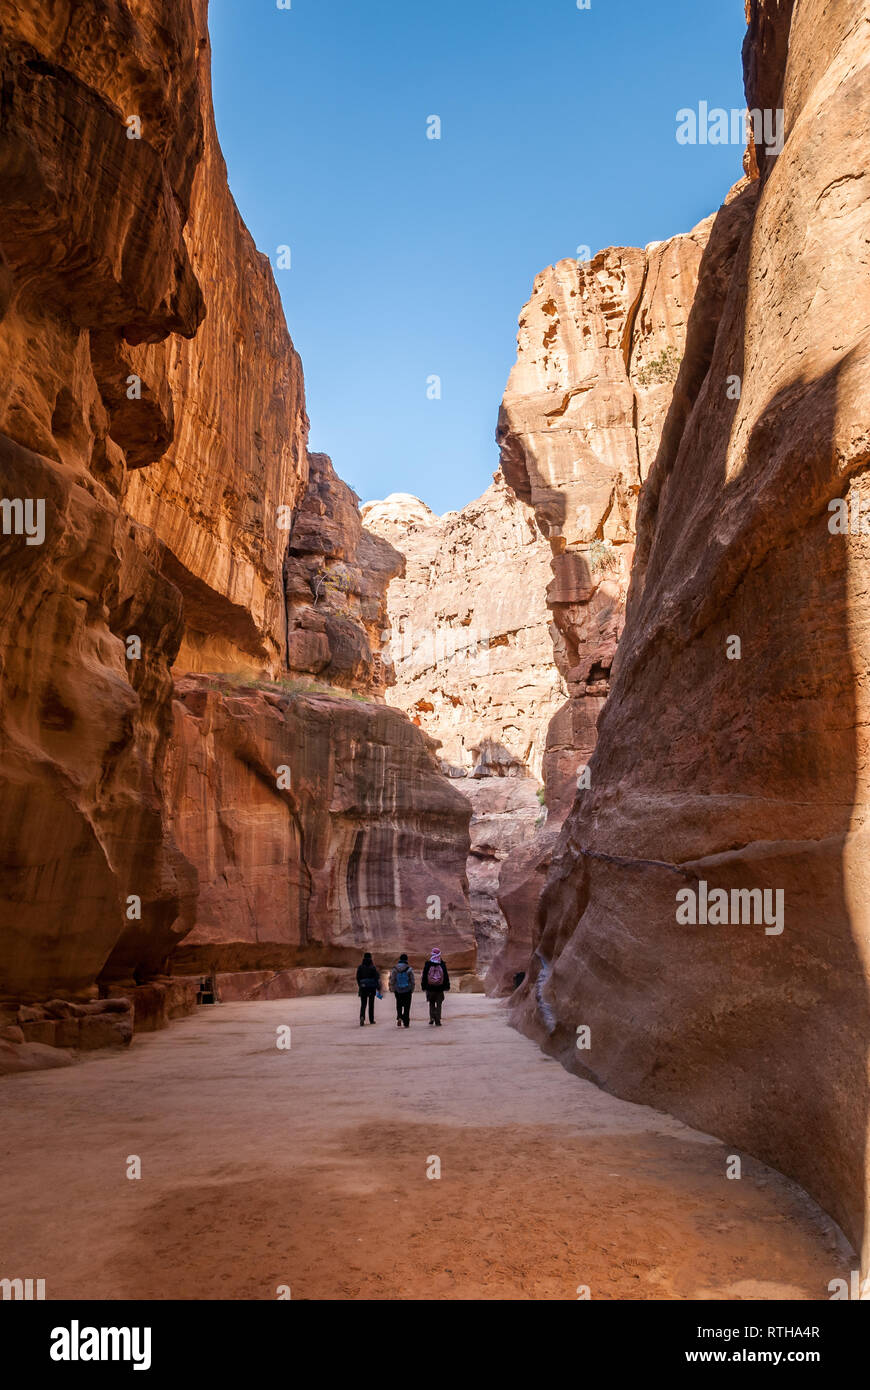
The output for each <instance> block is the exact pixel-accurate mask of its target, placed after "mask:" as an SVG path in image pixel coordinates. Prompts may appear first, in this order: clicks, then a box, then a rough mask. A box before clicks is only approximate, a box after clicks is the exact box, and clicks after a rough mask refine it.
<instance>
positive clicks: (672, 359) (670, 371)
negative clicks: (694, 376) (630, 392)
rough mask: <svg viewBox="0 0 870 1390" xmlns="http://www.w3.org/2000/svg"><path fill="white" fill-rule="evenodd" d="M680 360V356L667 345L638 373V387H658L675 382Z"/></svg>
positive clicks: (673, 348) (670, 345) (672, 347)
mask: <svg viewBox="0 0 870 1390" xmlns="http://www.w3.org/2000/svg"><path fill="white" fill-rule="evenodd" d="M682 360H683V358H682V354H681V353H679V352H677V349H676V348H675V347H674V346H673V345H672V344H670V343H669V344H668V346H667V347H666V348H662V350H661V352H660V353H659V354H658V356H657V357H653V358H651V359H650V361H649V362H647V364H646V366H645V367H644V368H642V370H641V371H639V372H638V374H637V384H638V386H659V385H661V383H662V382H665V381H676V379H677V375H678V373H679V370H680V363H681V362H682Z"/></svg>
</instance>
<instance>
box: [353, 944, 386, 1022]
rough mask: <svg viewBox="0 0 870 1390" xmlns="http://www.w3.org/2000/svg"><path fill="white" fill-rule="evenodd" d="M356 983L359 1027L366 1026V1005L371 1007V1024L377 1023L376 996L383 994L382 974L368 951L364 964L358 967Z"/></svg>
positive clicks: (363, 960)
mask: <svg viewBox="0 0 870 1390" xmlns="http://www.w3.org/2000/svg"><path fill="white" fill-rule="evenodd" d="M356 982H357V985H358V986H359V1026H360V1028H365V1026H366V1004H368V1006H369V1023H374V1021H375V995H376V994H380V992H381V972H380V971H379V970H378V967H377V966H376V965H375V963H374V961H373V960H372V953H371V951H366V953H365V955H364V956H363V958H362V964H361V965H359V966H358V967H357V972H356Z"/></svg>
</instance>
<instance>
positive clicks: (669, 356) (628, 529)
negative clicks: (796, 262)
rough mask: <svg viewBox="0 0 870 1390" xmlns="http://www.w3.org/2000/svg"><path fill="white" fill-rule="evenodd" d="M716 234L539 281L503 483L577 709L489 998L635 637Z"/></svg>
mask: <svg viewBox="0 0 870 1390" xmlns="http://www.w3.org/2000/svg"><path fill="white" fill-rule="evenodd" d="M712 221H713V219H712V218H710V219H707V220H706V221H705V222H702V223H700V224H699V226H697V227H696V228H695V229H694V231H692V232H691V233H689V234H687V235H685V236H675V237H671V238H670V239H669V240H668V241H664V242H658V243H653V244H652V245H650V246H648V247H647V248H646V250H645V251H641V250H638V249H636V248H633V247H615V248H614V247H611V248H609V249H608V250H606V251H601V252H599V254H598V255H597V256H595V257H594V258H593V260H591V261H589V262H588V263H578V262H577V261H560V262H559V263H558V264H557V265H555V266H551V267H549V268H548V269H547V270H545V271H543V272H542V273H541V274H540V275H539V276H538V277H537V279H536V280H535V284H534V288H533V292H532V297H531V299H530V300H529V302H528V304H527V305H526V306H525V308H524V309H523V311H522V313H521V315H520V320H519V325H520V326H519V333H518V335H517V360H516V363H515V365H514V367H513V369H512V371H511V375H510V379H509V381H508V384H507V389H506V392H505V396H504V400H503V402H502V406H501V410H500V412H499V420H498V428H497V432H496V437H497V439H498V442H499V444H500V448H501V464H502V470H503V472H504V474H505V476H506V478H507V480H508V481H509V483H510V484H511V485H512V486H513V487H514V488H515V489H516V490H517V492H518V493H519V495H520V496H521V497H522V498H524V499H525V501H526V502H527V503H528V504H529V505H530V506H531V507H532V508H533V509H534V513H535V516H536V518H537V522H538V525H539V527H540V528H541V530H542V532H543V533H544V534H545V535H546V536H547V537H548V539H549V545H550V549H551V556H550V562H551V566H552V573H551V574H548V575H547V579H548V581H549V583H548V586H547V590H546V601H547V605H548V607H549V609H550V612H551V614H552V619H553V622H552V625H551V628H550V631H551V634H552V637H553V645H554V653H555V661H556V665H557V667H558V670H559V672H560V673H561V675H562V676H563V678H564V680H565V683H566V687H567V692H568V699H567V701H566V702H565V703H564V704H562V705H561V707H560V708H559V709H558V710H557V711H555V713H554V714H553V717H552V718H551V720H550V722H549V725H548V727H547V730H546V743H545V751H544V757H543V775H544V778H545V781H546V791H545V796H546V806H547V820H546V825H545V826H543V827H542V828H540V829H539V833H538V835H537V836H536V838H535V841H534V843H533V844H531V845H524V846H523V848H522V849H521V850H518V852H517V855H516V856H515V858H514V860H513V861H512V862H511V864H510V868H509V870H508V871H507V872H506V873H505V874H503V875H502V880H503V882H504V884H505V885H506V886H505V888H504V891H502V889H501V888H500V887H498V888H497V897H498V902H499V907H500V910H501V914H502V916H503V918H504V920H505V922H506V932H505V937H504V940H503V942H502V943H501V949H500V950H499V952H498V953H497V954H496V955H495V957H494V959H493V960H492V961H491V963H490V971H489V974H488V976H487V988H488V989H490V990H491V991H493V992H496V993H498V992H509V991H510V990H511V989H512V988H513V981H514V976H515V974H516V973H517V972H518V971H520V970H522V969H524V968H525V964H526V963H527V960H528V954H529V947H530V944H531V940H532V928H533V919H534V904H535V903H536V901H537V898H538V896H539V894H540V890H541V886H542V883H543V877H544V875H545V873H546V870H547V869H548V867H549V865H550V859H551V855H552V851H553V847H554V843H555V838H556V837H555V833H554V832H555V831H556V830H557V829H558V827H559V826H560V825H561V823H562V822H563V820H564V818H565V816H566V815H567V814H568V811H569V810H570V808H571V806H572V805H573V802H574V797H575V795H576V793H577V789H578V782H579V779H580V778H581V777H583V776H588V774H584V769H585V768H587V767H588V764H589V760H590V758H591V756H592V751H593V749H594V747H595V740H596V737H597V721H598V717H599V715H600V713H601V710H602V707H603V705H604V701H605V698H606V696H607V692H608V690H609V688H610V674H611V668H612V665H613V660H614V655H615V652H616V646H617V642H618V641H619V638H620V635H621V633H622V629H623V625H624V623H625V604H626V598H627V594H628V583H629V575H630V573H631V568H632V562H633V559H634V541H635V531H636V515H637V506H638V498H639V496H640V494H641V488H642V487H643V486H644V485H645V484H646V481H647V478H648V475H649V472H650V467H651V465H652V462H653V459H654V457H655V452H656V449H657V447H658V444H659V440H660V437H661V433H662V429H663V427H664V424H665V419H666V416H667V413H668V409H669V407H670V404H671V399H672V392H673V390H674V382H675V380H676V378H677V375H678V372H679V370H680V365H681V363H682V361H683V354H684V351H685V344H686V330H687V323H688V319H689V312H690V309H691V307H692V304H693V299H694V295H695V289H696V283H697V275H698V266H699V263H700V260H701V256H702V254H703V252H704V248H705V246H706V244H707V239H708V236H709V234H710V228H711V225H712Z"/></svg>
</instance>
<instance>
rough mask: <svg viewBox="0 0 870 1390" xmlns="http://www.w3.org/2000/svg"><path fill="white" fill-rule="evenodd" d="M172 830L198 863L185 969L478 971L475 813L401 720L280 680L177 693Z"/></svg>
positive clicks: (192, 684) (197, 683)
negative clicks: (427, 964) (471, 887)
mask: <svg viewBox="0 0 870 1390" xmlns="http://www.w3.org/2000/svg"><path fill="white" fill-rule="evenodd" d="M175 708H176V736H175V738H174V740H173V751H172V765H173V768H172V799H173V805H174V815H173V824H174V827H175V833H176V835H177V836H178V840H179V843H180V844H181V846H182V848H183V849H184V852H185V853H186V854H187V855H188V857H189V858H190V859H191V860H192V861H193V862H194V863H195V864H196V865H197V867H198V869H199V880H200V894H199V901H198V906H197V924H196V928H195V930H194V931H193V932H192V933H191V934H190V935H189V936H188V937H187V938H186V940H185V942H184V944H183V945H182V946H181V947H180V949H179V950H178V952H177V954H176V958H175V968H176V969H177V970H179V971H184V970H216V971H261V970H269V971H272V972H275V973H279V972H282V971H286V970H289V969H291V968H293V967H296V966H308V967H321V966H340V965H349V964H351V963H353V964H354V965H358V964H359V959H360V952H361V949H365V950H371V951H372V952H373V953H374V954H375V959H376V960H377V961H378V962H379V963H381V964H383V963H384V961H385V960H386V959H387V958H389V959H390V960H393V959H395V958H396V956H397V955H398V953H399V952H400V951H401V950H406V951H408V952H410V953H412V954H414V955H417V956H419V957H420V960H421V962H422V959H423V958H424V957H425V954H427V953H428V950H429V948H430V947H431V946H432V945H434V944H436V943H440V944H441V947H442V950H443V951H444V954H445V956H446V957H447V959H448V960H449V961H450V964H451V966H454V967H455V968H456V969H457V970H463V969H470V968H472V967H473V965H474V960H475V950H474V938H473V934H472V930H471V918H470V913H469V909H468V902H467V897H466V891H465V887H466V885H465V880H464V873H465V854H466V852H467V845H468V822H469V819H470V814H471V812H470V808H469V806H468V803H467V802H466V801H465V798H464V797H462V796H461V795H460V793H459V792H457V791H455V790H454V789H453V787H452V786H451V785H450V783H449V782H448V781H447V779H446V778H444V777H442V776H441V774H440V773H439V771H438V767H437V763H436V761H435V756H434V750H433V747H432V745H431V741H430V740H428V739H427V738H426V736H425V735H424V734H423V733H422V732H421V731H420V730H419V729H416V728H415V727H414V726H413V725H412V724H411V723H410V722H409V720H408V719H407V718H406V717H405V716H404V715H403V714H401V713H400V712H399V711H398V710H392V709H388V708H387V707H386V706H385V705H381V706H375V705H371V704H368V703H366V702H364V701H360V700H350V699H341V698H338V697H337V696H329V695H311V694H305V693H294V692H293V690H292V685H291V687H290V688H289V689H287V688H285V689H282V688H281V687H280V686H277V685H275V686H271V687H270V686H268V685H265V684H264V685H263V687H262V688H261V689H257V688H249V689H243V688H240V687H238V686H234V685H232V684H231V683H229V682H218V681H209V680H207V679H206V678H202V677H191V678H189V679H187V680H182V681H180V682H179V684H178V699H177V702H176V707H175Z"/></svg>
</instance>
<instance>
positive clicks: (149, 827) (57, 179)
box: [0, 4, 203, 998]
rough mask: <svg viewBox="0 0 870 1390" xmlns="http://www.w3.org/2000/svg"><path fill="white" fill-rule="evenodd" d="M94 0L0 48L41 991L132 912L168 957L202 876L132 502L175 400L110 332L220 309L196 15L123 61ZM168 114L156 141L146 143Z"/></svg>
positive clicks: (6, 367) (19, 575)
mask: <svg viewBox="0 0 870 1390" xmlns="http://www.w3.org/2000/svg"><path fill="white" fill-rule="evenodd" d="M59 8H60V9H63V7H59ZM73 8H74V9H76V11H77V14H76V15H75V16H73V15H72V14H71V13H70V14H67V15H66V16H63V15H62V14H60V13H57V12H56V9H57V7H50V6H39V5H35V6H34V5H28V6H18V5H11V6H10V5H7V6H5V7H4V23H3V29H2V48H0V63H2V80H3V91H4V104H3V128H2V135H0V205H2V206H0V247H2V256H3V268H2V276H0V280H2V293H0V313H2V319H0V382H2V386H0V495H2V497H3V499H4V514H3V518H2V520H3V526H2V532H0V611H2V617H3V624H2V625H3V639H2V654H0V672H2V685H0V762H2V778H3V785H2V793H0V845H2V857H0V864H2V867H0V880H2V881H0V991H2V993H3V994H4V995H7V996H10V995H11V996H13V997H18V998H40V997H41V998H45V997H47V996H48V995H50V994H52V993H57V992H60V991H66V992H70V993H76V992H79V991H82V990H84V989H86V988H87V987H89V986H90V985H92V983H93V981H94V979H95V977H96V976H97V975H98V974H99V972H100V971H101V969H102V968H103V967H104V965H105V964H106V961H107V959H108V958H109V957H110V955H111V953H112V951H113V948H114V947H115V944H116V943H117V942H118V940H119V938H120V937H121V936H122V934H123V932H124V929H125V924H126V923H127V921H128V918H127V912H128V911H129V910H131V909H132V910H133V911H135V910H139V911H141V914H142V917H141V921H142V922H147V924H148V925H147V943H145V945H144V946H143V951H142V959H143V960H148V961H149V962H150V961H151V960H154V959H156V958H159V957H160V956H161V955H162V954H165V950H166V947H167V944H168V942H169V940H170V938H171V932H172V924H173V923H177V924H183V923H185V922H187V924H188V925H190V924H192V914H191V906H192V897H193V894H194V892H195V885H196V875H195V872H194V870H193V867H192V866H191V865H190V864H189V863H188V862H187V861H186V860H185V859H184V857H183V855H182V854H181V853H180V851H179V850H178V847H177V845H176V844H175V843H174V841H173V839H172V835H171V832H170V830H169V826H168V823H167V818H166V814H165V806H164V801H163V790H162V778H163V767H164V762H165V755H166V748H167V742H168V737H169V732H170V727H171V725H170V720H171V704H170V698H171V690H172V683H171V677H170V667H171V663H172V661H173V660H174V658H175V655H176V652H177V650H178V645H179V642H180V641H181V638H182V633H183V625H182V611H181V602H180V597H179V594H178V591H177V590H176V589H175V588H174V586H173V585H172V584H171V583H170V582H169V581H168V580H167V579H166V577H165V575H164V573H163V564H164V559H165V554H164V550H163V547H162V546H161V544H160V542H159V541H158V540H157V538H156V537H155V536H154V535H153V534H151V533H150V532H145V531H143V530H142V528H141V527H139V526H138V525H137V524H136V523H135V521H134V520H133V519H132V518H131V517H130V516H129V515H128V514H127V513H126V512H125V510H124V508H123V505H122V501H121V494H122V492H123V487H124V475H125V470H126V463H125V449H126V448H127V447H128V446H129V448H130V450H131V454H132V455H133V456H135V459H134V461H135V463H139V462H141V461H142V448H143V439H144V437H145V436H146V435H147V434H148V433H149V431H150V432H152V433H153V432H155V431H157V430H158V426H157V425H155V419H156V416H157V415H159V413H160V412H159V409H158V408H157V406H156V404H155V399H152V398H151V397H150V396H149V394H148V393H147V392H145V393H144V394H143V403H144V409H143V422H144V423H140V425H139V426H138V427H137V428H135V429H133V430H132V431H129V420H128V419H127V418H126V417H125V415H124V413H123V412H121V413H120V414H119V413H118V412H117V411H116V410H115V409H114V406H113V400H114V396H113V390H112V388H110V387H109V386H108V385H106V375H105V370H106V369H105V362H106V355H105V351H104V350H103V349H102V348H100V349H97V348H96V347H95V340H96V339H100V341H101V343H102V342H103V340H104V339H105V338H106V337H109V338H111V339H112V340H113V341H114V340H118V341H120V340H122V339H123V340H126V339H128V338H129V340H130V341H131V342H142V341H145V340H148V341H156V340H158V339H160V338H165V337H166V336H167V335H168V334H187V335H192V334H193V333H195V332H196V330H197V327H198V325H199V323H200V321H201V318H202V314H203V302H202V296H201V293H200V289H199V286H198V283H197V280H196V277H195V275H194V273H193V270H192V267H191V263H190V258H189V255H188V252H187V247H186V245H185V241H184V236H183V222H184V217H185V214H186V210H187V206H188V202H189V196H190V177H189V169H190V168H191V167H192V166H193V165H195V162H196V159H197V157H198V154H199V151H200V148H201V143H202V127H201V121H200V117H199V107H198V103H197V102H196V101H195V100H194V101H192V100H191V95H192V93H193V92H194V89H195V82H196V71H195V65H193V64H192V63H191V61H190V55H191V54H192V53H193V52H195V46H196V44H195V36H194V29H193V15H192V13H191V11H190V10H189V8H188V7H186V6H184V5H181V6H175V5H168V4H167V5H165V6H155V7H154V9H153V11H152V12H151V15H150V18H149V19H147V20H143V22H141V23H140V22H132V21H129V20H128V22H127V32H126V43H125V45H123V46H122V45H117V46H116V47H117V49H118V50H120V49H121V48H122V47H123V53H122V54H120V56H118V54H117V53H113V51H111V50H112V44H111V42H108V43H107V38H108V40H109V41H110V40H111V38H112V31H111V24H112V17H111V15H110V14H109V13H108V12H107V13H106V15H105V16H104V18H105V20H106V26H107V27H106V31H105V32H103V33H101V32H100V26H99V25H98V24H97V23H96V21H94V20H93V19H91V20H88V19H87V18H85V17H83V15H82V13H81V7H67V9H70V10H71V9H73ZM115 18H117V15H116V16H115ZM65 20H66V21H67V22H65ZM158 31H159V34H160V41H161V45H162V49H161V61H160V63H158V64H153V63H151V64H149V62H148V56H149V55H153V53H154V49H153V42H154V36H155V33H156V32H158ZM146 109H147V110H149V111H150V113H151V122H152V132H151V134H152V138H151V139H150V140H142V141H137V140H128V139H127V128H126V126H125V124H124V118H125V116H126V115H127V114H129V113H131V112H137V111H140V110H146ZM104 392H105V394H104ZM158 394H159V393H158ZM7 504H8V507H7ZM28 507H29V508H30V509H31V520H36V518H37V516H38V513H39V511H40V510H41V513H42V518H43V523H44V533H42V532H43V527H42V526H32V527H30V528H29V529H30V531H31V534H30V535H28V534H27V531H28V526H27V508H28ZM16 508H17V509H19V510H18V512H16ZM131 633H133V634H136V635H137V636H138V638H139V639H140V641H141V644H142V649H143V654H144V659H138V660H128V659H127V637H128V635H129V634H131ZM134 898H135V899H137V900H138V909H137V907H135V906H132V899H134Z"/></svg>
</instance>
